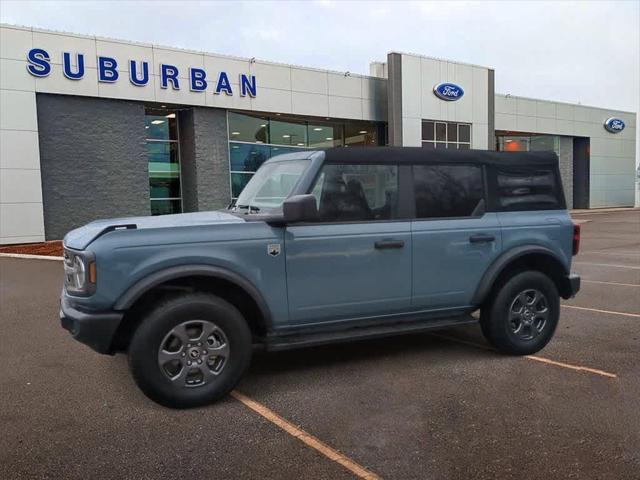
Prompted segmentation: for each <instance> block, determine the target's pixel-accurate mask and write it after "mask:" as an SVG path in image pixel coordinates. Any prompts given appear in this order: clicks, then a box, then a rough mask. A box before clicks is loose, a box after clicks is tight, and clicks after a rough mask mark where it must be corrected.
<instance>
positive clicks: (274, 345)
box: [261, 315, 478, 351]
mask: <svg viewBox="0 0 640 480" xmlns="http://www.w3.org/2000/svg"><path fill="white" fill-rule="evenodd" d="M477 322H478V320H477V319H476V318H474V317H472V316H471V315H460V316H456V317H449V318H439V319H431V320H422V321H412V322H396V323H392V324H385V325H374V326H366V327H353V328H349V329H343V330H335V331H326V330H325V331H317V330H316V331H314V332H306V333H289V334H287V335H274V336H270V337H267V338H264V339H262V342H261V343H262V345H263V346H264V348H265V349H266V350H267V351H279V350H290V349H294V348H304V347H311V346H316V345H327V344H331V343H343V342H353V341H358V340H368V339H372V338H378V337H391V336H394V335H406V334H410V333H419V332H424V331H426V330H433V329H436V328H444V327H452V326H456V325H466V324H470V323H477Z"/></svg>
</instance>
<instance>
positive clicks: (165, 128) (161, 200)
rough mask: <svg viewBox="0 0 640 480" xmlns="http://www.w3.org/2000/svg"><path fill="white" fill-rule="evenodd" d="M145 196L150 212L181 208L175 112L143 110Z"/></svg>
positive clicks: (157, 212) (170, 210) (165, 212)
mask: <svg viewBox="0 0 640 480" xmlns="http://www.w3.org/2000/svg"><path fill="white" fill-rule="evenodd" d="M144 123H145V135H146V138H147V143H146V150H147V162H148V169H149V197H150V209H151V214H152V215H164V214H168V213H180V212H182V192H181V186H180V152H179V147H178V121H177V118H176V112H172V111H168V110H157V109H147V110H146V111H145V121H144Z"/></svg>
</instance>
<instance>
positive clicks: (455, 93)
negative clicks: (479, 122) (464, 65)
mask: <svg viewBox="0 0 640 480" xmlns="http://www.w3.org/2000/svg"><path fill="white" fill-rule="evenodd" d="M433 93H434V94H435V96H436V97H438V98H441V99H442V100H446V101H448V102H452V101H454V100H460V99H461V98H462V96H463V95H464V90H463V89H462V87H459V86H458V85H456V84H455V83H439V84H438V85H436V86H435V87H433Z"/></svg>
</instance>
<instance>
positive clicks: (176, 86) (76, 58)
mask: <svg viewBox="0 0 640 480" xmlns="http://www.w3.org/2000/svg"><path fill="white" fill-rule="evenodd" d="M85 60H86V55H85V54H84V53H77V52H76V53H74V52H62V74H63V75H64V76H65V77H66V78H68V79H69V80H80V79H82V78H84V77H85V73H86V71H87V68H86V61H85ZM120 61H123V62H124V60H122V59H120ZM96 64H97V76H98V82H106V83H115V82H117V81H118V79H119V78H120V72H119V71H118V60H116V59H115V58H112V57H105V56H100V55H98V57H97V62H96ZM125 65H128V67H129V75H128V77H129V82H131V84H132V85H135V86H136V87H146V86H148V85H149V80H151V73H150V72H149V69H150V67H149V62H148V61H145V60H131V59H129V60H127V63H125ZM157 65H159V69H160V72H159V73H160V87H161V88H164V89H170V90H180V79H179V73H180V72H179V69H178V67H176V66H175V65H166V64H162V63H160V64H157ZM55 68H57V67H55ZM51 70H52V65H51V57H50V56H49V53H48V52H47V51H46V50H43V49H42V48H32V49H31V50H29V51H28V52H27V71H28V72H29V73H30V74H31V75H33V76H34V77H46V76H48V75H49V74H51ZM216 73H217V79H216V80H215V81H214V80H211V82H209V81H208V80H207V76H208V73H207V71H206V70H205V69H204V68H196V67H190V68H189V75H188V76H187V77H186V80H185V81H187V82H188V83H189V89H190V90H191V91H192V92H207V91H208V92H210V93H213V94H216V95H220V94H221V93H225V94H226V95H233V86H232V84H231V80H230V79H229V75H228V74H227V72H225V71H218V72H216ZM209 78H212V77H209ZM213 78H215V77H213ZM152 85H153V83H152ZM237 86H238V87H239V88H240V92H239V93H240V96H241V97H246V96H249V97H252V98H253V97H255V96H256V95H257V93H258V87H257V82H256V76H255V75H250V74H244V73H241V74H240V75H239V78H238V84H237ZM460 92H462V89H460ZM460 95H462V93H460Z"/></svg>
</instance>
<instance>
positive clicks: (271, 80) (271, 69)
mask: <svg viewBox="0 0 640 480" xmlns="http://www.w3.org/2000/svg"><path fill="white" fill-rule="evenodd" d="M248 73H250V74H251V75H255V76H256V80H257V79H260V84H259V87H258V88H262V87H266V88H278V89H280V90H291V67H288V66H284V65H270V64H268V63H260V62H256V63H253V64H251V67H250V72H244V74H248ZM256 83H257V81H256Z"/></svg>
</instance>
